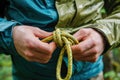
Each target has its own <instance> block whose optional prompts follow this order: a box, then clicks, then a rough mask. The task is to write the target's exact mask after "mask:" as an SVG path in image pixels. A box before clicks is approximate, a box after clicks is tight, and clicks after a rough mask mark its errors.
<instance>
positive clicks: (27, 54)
mask: <svg viewBox="0 0 120 80" xmlns="http://www.w3.org/2000/svg"><path fill="white" fill-rule="evenodd" d="M25 56H26V58H27V59H32V58H33V57H34V54H32V53H29V52H26V53H25Z"/></svg>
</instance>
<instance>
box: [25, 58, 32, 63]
mask: <svg viewBox="0 0 120 80" xmlns="http://www.w3.org/2000/svg"><path fill="white" fill-rule="evenodd" d="M25 59H26V60H27V61H29V62H33V60H32V59H31V58H29V57H25Z"/></svg>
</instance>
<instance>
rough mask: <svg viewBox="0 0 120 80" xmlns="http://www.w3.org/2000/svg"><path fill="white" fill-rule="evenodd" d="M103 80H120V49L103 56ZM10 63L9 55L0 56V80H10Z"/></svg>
mask: <svg viewBox="0 0 120 80" xmlns="http://www.w3.org/2000/svg"><path fill="white" fill-rule="evenodd" d="M103 60H104V65H105V68H104V77H105V80H120V48H116V49H114V50H112V51H110V52H108V53H107V54H105V55H104V59H103ZM11 65H12V62H11V58H10V56H9V55H4V54H0V80H12V73H11V72H12V68H11Z"/></svg>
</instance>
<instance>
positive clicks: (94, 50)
mask: <svg viewBox="0 0 120 80" xmlns="http://www.w3.org/2000/svg"><path fill="white" fill-rule="evenodd" d="M73 36H74V37H75V38H76V39H77V40H78V41H79V42H80V43H79V44H77V45H73V46H72V52H73V57H74V59H75V60H77V61H88V62H95V61H96V60H97V59H98V57H99V56H100V55H101V54H102V52H103V51H104V42H103V38H102V36H101V35H100V34H99V33H98V32H97V31H95V30H94V29H91V28H84V29H80V30H79V31H77V32H76V33H75V34H74V35H73Z"/></svg>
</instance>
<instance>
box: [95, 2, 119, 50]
mask: <svg viewBox="0 0 120 80" xmlns="http://www.w3.org/2000/svg"><path fill="white" fill-rule="evenodd" d="M109 1H111V2H109ZM109 1H108V0H106V1H105V9H106V11H107V17H105V18H104V19H100V20H97V21H96V22H95V26H94V28H95V29H96V30H98V31H99V32H100V33H102V34H103V35H104V36H105V38H106V40H107V42H108V45H109V49H113V48H115V47H120V0H109ZM106 2H109V3H106ZM108 45H106V47H107V48H108Z"/></svg>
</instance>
